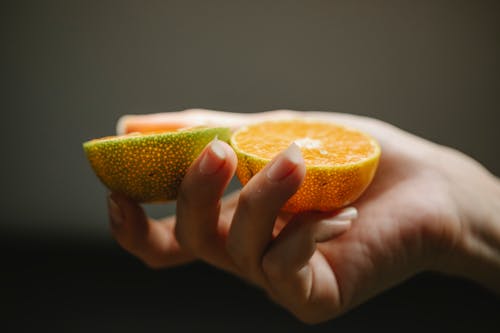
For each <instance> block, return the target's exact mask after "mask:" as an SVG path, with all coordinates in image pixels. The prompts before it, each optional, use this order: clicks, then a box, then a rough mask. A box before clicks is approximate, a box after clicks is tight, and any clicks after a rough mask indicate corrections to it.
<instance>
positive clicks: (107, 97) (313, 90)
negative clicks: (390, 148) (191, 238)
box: [0, 0, 500, 304]
mask: <svg viewBox="0 0 500 333" xmlns="http://www.w3.org/2000/svg"><path fill="white" fill-rule="evenodd" d="M0 6H1V7H0V28H1V30H0V31H1V54H0V57H1V62H0V73H1V76H0V84H1V94H2V98H1V99H0V110H1V115H2V120H3V121H2V122H1V124H2V129H1V131H0V136H1V138H2V163H1V170H0V171H1V172H0V177H1V184H2V187H1V192H0V193H1V207H2V213H1V217H0V220H1V226H0V233H1V235H2V237H3V238H5V239H9V240H10V241H11V244H12V248H14V249H19V248H24V247H26V246H27V244H29V243H28V242H27V241H22V242H21V241H17V240H16V239H23V240H25V239H38V240H40V239H58V240H60V239H66V240H68V239H70V240H75V241H76V240H78V242H79V243H78V244H79V245H78V247H79V248H81V249H88V248H89V247H94V246H96V244H101V246H104V247H106V246H107V245H103V244H111V243H112V242H113V241H112V240H111V237H110V236H109V233H108V230H107V228H108V227H107V217H106V209H105V190H104V188H103V187H102V186H101V185H100V183H99V182H98V181H97V179H96V178H95V176H94V175H93V173H92V172H91V170H90V167H89V166H88V163H87V161H86V159H85V157H84V155H83V151H82V148H81V144H82V142H83V141H85V140H88V139H91V138H94V137H100V136H104V135H109V134H112V133H113V132H114V129H115V122H116V120H117V119H118V117H119V116H120V115H122V114H127V113H150V112H161V111H175V110H182V109H185V108H191V107H202V108H212V109H219V110H226V111H237V112H255V111H265V110H271V109H276V108H290V109H299V110H332V111H337V112H347V113H353V114H360V115H366V116H371V117H376V118H379V119H382V120H385V121H387V122H390V123H392V124H395V125H397V126H399V127H401V128H403V129H405V130H408V131H410V132H413V133H416V134H418V135H421V136H423V137H425V138H428V139H430V140H433V141H437V142H439V143H442V144H446V145H449V146H452V147H455V148H457V149H459V150H461V151H464V152H465V153H467V154H469V155H472V156H473V157H474V158H476V159H477V160H479V161H480V162H481V163H483V164H484V165H485V166H486V167H487V168H488V169H490V170H491V171H492V172H493V173H495V174H497V175H498V174H500V154H499V150H498V143H499V142H500V132H499V130H498V124H499V117H500V2H499V1H486V0H481V1H2V2H1V5H0ZM171 208H172V206H170V207H167V208H161V207H160V208H154V209H151V211H152V213H153V214H162V213H163V212H166V211H171ZM18 237H19V238H18ZM43 244H45V243H43ZM90 244H91V245H90ZM40 246H41V247H43V245H40ZM65 246H66V247H65V249H66V248H71V246H70V245H68V244H66V245H65ZM115 250H116V249H115V248H113V251H115ZM61 262H67V261H64V260H62V259H61ZM53 266H54V267H56V264H54V265H53ZM134 267H135V266H134ZM89 269H93V268H92V265H90V266H89ZM61 292H62V291H61ZM30 304H31V303H30Z"/></svg>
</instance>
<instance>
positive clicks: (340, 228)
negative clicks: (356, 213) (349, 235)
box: [316, 218, 351, 242]
mask: <svg viewBox="0 0 500 333" xmlns="http://www.w3.org/2000/svg"><path fill="white" fill-rule="evenodd" d="M350 227H351V221H350V220H337V219H335V218H332V219H327V220H322V221H321V222H320V223H319V230H318V231H317V234H316V242H324V241H327V240H329V239H332V238H334V237H336V236H339V235H341V234H343V233H344V232H346V231H347V230H348V229H349V228H350Z"/></svg>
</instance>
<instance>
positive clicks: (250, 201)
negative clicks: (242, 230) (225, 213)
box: [238, 188, 258, 214]
mask: <svg viewBox="0 0 500 333" xmlns="http://www.w3.org/2000/svg"><path fill="white" fill-rule="evenodd" d="M256 201H257V200H256V196H255V193H251V192H250V191H248V190H245V188H244V189H243V190H242V191H241V192H240V197H239V200H238V209H239V210H240V211H242V212H244V213H245V214H247V213H250V212H252V211H253V210H254V209H257V208H258V207H257V204H256Z"/></svg>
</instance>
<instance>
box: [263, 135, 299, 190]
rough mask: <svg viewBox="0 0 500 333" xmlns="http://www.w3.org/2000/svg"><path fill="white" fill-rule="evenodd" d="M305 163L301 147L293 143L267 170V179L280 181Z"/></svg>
mask: <svg viewBox="0 0 500 333" xmlns="http://www.w3.org/2000/svg"><path fill="white" fill-rule="evenodd" d="M302 161H303V157H302V153H301V152H300V148H299V146H297V145H296V144H295V143H292V144H291V145H290V146H289V147H288V148H287V149H286V150H285V151H283V152H282V153H281V154H280V155H279V156H278V157H277V158H276V159H275V160H274V161H273V162H272V164H271V166H270V167H269V169H267V173H266V174H267V178H269V180H271V181H274V182H276V181H280V180H282V179H284V178H286V176H288V175H289V174H290V173H292V171H293V170H295V168H296V167H297V165H298V164H299V163H301V162H302Z"/></svg>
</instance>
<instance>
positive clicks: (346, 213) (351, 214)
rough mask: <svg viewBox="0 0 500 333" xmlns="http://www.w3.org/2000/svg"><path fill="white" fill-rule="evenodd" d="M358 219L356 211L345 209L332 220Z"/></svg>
mask: <svg viewBox="0 0 500 333" xmlns="http://www.w3.org/2000/svg"><path fill="white" fill-rule="evenodd" d="M357 217H358V210H357V209H356V208H354V207H346V208H343V209H341V210H340V211H339V212H338V213H337V215H335V216H333V217H332V219H334V220H338V221H346V220H354V219H355V218H357Z"/></svg>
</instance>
